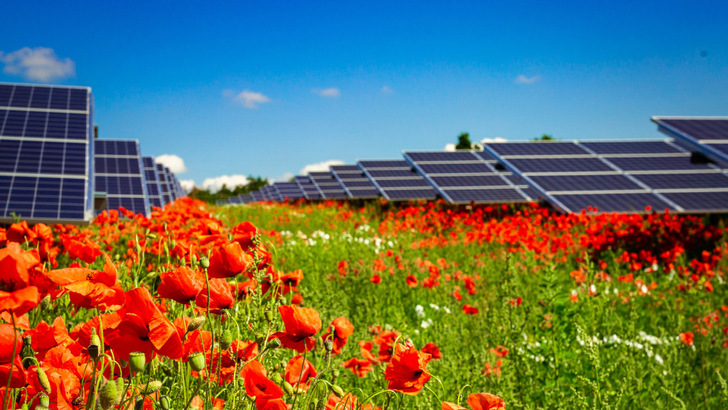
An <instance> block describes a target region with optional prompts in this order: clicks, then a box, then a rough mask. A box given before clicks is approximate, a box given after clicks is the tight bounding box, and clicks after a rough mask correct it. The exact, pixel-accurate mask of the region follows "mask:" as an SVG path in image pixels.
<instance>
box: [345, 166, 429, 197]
mask: <svg viewBox="0 0 728 410" xmlns="http://www.w3.org/2000/svg"><path fill="white" fill-rule="evenodd" d="M357 166H359V168H360V169H361V170H362V172H363V173H364V175H366V177H367V178H369V180H370V181H372V184H373V185H374V186H375V187H376V188H377V189H378V190H379V192H380V193H381V195H382V196H383V197H384V198H385V199H387V200H388V201H409V200H433V199H436V198H437V197H438V196H440V194H439V192H438V191H437V190H436V189H435V188H434V187H433V186H432V185H431V184H430V183H429V182H428V181H427V179H425V178H424V177H423V176H422V175H420V174H419V173H417V171H416V170H414V172H413V168H412V166H411V165H410V164H409V163H408V162H407V161H406V160H359V161H357ZM403 171H407V172H403ZM418 180H421V181H425V182H426V186H425V185H420V184H419V183H418V182H414V181H418ZM385 181H386V182H385ZM397 181H398V182H397ZM402 181H410V182H402ZM398 184H399V186H395V185H398ZM384 185H386V186H384ZM402 185H406V186H402Z"/></svg>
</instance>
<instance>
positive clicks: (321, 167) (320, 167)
mask: <svg viewBox="0 0 728 410" xmlns="http://www.w3.org/2000/svg"><path fill="white" fill-rule="evenodd" d="M332 165H344V161H340V160H338V159H330V160H328V161H324V162H317V163H315V164H308V165H306V166H305V167H303V168H302V169H301V170H300V171H298V174H299V175H308V173H309V172H321V171H328V170H329V167H330V166H332Z"/></svg>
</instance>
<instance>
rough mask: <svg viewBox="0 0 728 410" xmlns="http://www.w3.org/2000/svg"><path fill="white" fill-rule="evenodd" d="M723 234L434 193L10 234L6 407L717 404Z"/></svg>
mask: <svg viewBox="0 0 728 410" xmlns="http://www.w3.org/2000/svg"><path fill="white" fill-rule="evenodd" d="M726 234H727V233H726V229H725V227H724V224H723V221H722V220H721V219H719V218H713V219H709V218H707V217H697V216H680V215H673V214H669V213H655V212H653V213H647V214H643V215H620V214H602V215H588V214H586V213H582V214H575V215H560V214H555V213H552V212H550V211H549V210H548V209H545V208H542V207H539V206H537V205H535V204H534V205H523V206H517V207H516V206H500V205H499V206H475V205H473V206H463V207H452V206H449V205H446V204H444V203H439V202H429V203H409V204H399V205H393V204H387V203H377V202H375V203H360V204H357V203H345V202H320V203H305V202H298V203H288V204H285V203H284V204H279V203H262V204H261V203H259V204H253V205H246V206H229V207H215V206H208V205H206V204H204V203H202V202H199V201H193V200H189V199H182V200H178V201H177V202H176V203H174V204H173V205H171V206H167V207H165V209H164V210H156V211H155V212H153V214H152V216H151V217H150V218H145V217H143V216H139V215H134V214H132V213H130V212H128V211H122V212H121V213H117V212H110V213H104V214H102V215H101V216H99V217H98V218H97V219H96V220H95V221H94V223H93V224H92V225H91V226H88V227H78V226H53V227H48V226H45V225H42V224H39V225H35V226H28V225H27V224H25V223H22V222H19V223H17V224H14V225H12V226H11V227H9V228H8V229H7V230H2V231H0V272H1V273H2V275H1V276H0V285H1V286H0V319H2V321H3V322H4V323H2V324H0V385H2V386H5V387H0V389H2V390H0V392H2V393H3V395H2V400H3V408H4V409H10V408H40V409H44V408H51V409H55V408H58V409H79V408H96V407H98V408H102V409H104V410H106V409H109V408H123V409H126V408H147V409H158V408H162V409H170V408H174V409H187V408H197V409H200V410H201V409H203V408H205V409H210V408H230V409H257V410H261V409H286V408H291V409H376V408H382V409H386V408H388V409H446V410H447V409H464V408H469V409H473V410H479V409H488V408H491V409H497V408H504V407H505V408H510V409H513V408H528V409H539V408H595V409H607V408H614V409H617V408H706V409H711V408H726V407H728V384H727V383H726V377H728V371H727V370H726V363H728V297H727V295H726V283H725V279H726V278H725V271H726V263H727V262H726V261H727V259H728V242H727V241H726Z"/></svg>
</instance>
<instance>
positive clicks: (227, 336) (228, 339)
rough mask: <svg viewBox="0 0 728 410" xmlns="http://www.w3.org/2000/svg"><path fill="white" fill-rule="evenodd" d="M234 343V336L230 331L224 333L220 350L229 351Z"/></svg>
mask: <svg viewBox="0 0 728 410" xmlns="http://www.w3.org/2000/svg"><path fill="white" fill-rule="evenodd" d="M232 343H233V334H232V332H230V331H229V330H226V331H224V332H222V338H220V348H221V349H222V350H227V349H228V348H229V347H230V345H231V344H232Z"/></svg>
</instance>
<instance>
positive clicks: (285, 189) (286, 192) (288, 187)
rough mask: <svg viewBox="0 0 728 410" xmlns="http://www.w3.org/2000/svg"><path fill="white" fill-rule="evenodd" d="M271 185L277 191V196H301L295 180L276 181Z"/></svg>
mask: <svg viewBox="0 0 728 410" xmlns="http://www.w3.org/2000/svg"><path fill="white" fill-rule="evenodd" d="M273 187H274V188H275V189H276V191H277V192H278V196H279V197H281V198H284V199H288V200H290V199H300V198H303V197H304V196H303V191H302V190H301V187H300V186H298V184H297V183H295V182H276V183H275V184H273Z"/></svg>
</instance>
